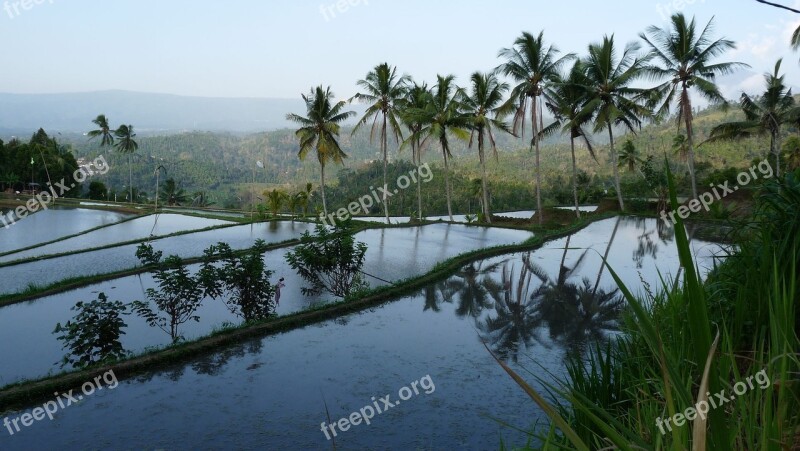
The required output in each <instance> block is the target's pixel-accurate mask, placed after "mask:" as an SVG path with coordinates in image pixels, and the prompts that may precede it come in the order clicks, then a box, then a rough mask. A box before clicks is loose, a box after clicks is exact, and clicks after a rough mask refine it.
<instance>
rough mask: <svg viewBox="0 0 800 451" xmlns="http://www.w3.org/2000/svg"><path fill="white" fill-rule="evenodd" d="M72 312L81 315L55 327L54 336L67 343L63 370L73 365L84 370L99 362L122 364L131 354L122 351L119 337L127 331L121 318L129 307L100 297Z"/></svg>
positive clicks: (101, 295) (84, 303) (79, 304)
mask: <svg viewBox="0 0 800 451" xmlns="http://www.w3.org/2000/svg"><path fill="white" fill-rule="evenodd" d="M70 310H72V311H75V312H78V313H77V314H76V315H75V317H74V318H73V319H72V320H70V321H67V322H66V324H64V325H61V323H58V324H56V328H55V330H54V331H53V333H54V334H61V335H59V336H58V337H57V338H58V340H60V341H63V342H64V349H68V350H69V354H67V355H66V356H64V358H63V360H62V362H61V367H62V368H63V367H65V366H67V365H72V367H73V368H83V367H86V366H89V365H93V364H95V363H98V362H108V361H114V360H119V359H121V358H123V357H125V356H126V355H127V354H128V353H127V352H126V351H125V349H124V348H123V347H122V343H121V342H120V337H121V336H122V335H124V334H125V332H124V331H123V330H122V329H123V328H125V327H127V324H125V321H123V320H122V315H127V314H128V312H127V306H126V305H125V304H123V303H122V302H120V301H113V302H112V301H109V300H108V297H107V296H106V295H105V293H100V294H99V295H98V296H97V299H96V300H94V301H92V302H82V301H81V302H78V303H77V304H75V306H74V307H72V308H71V309H70Z"/></svg>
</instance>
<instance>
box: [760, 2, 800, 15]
mask: <svg viewBox="0 0 800 451" xmlns="http://www.w3.org/2000/svg"><path fill="white" fill-rule="evenodd" d="M756 1H757V2H758V3H763V4H765V5H770V6H774V7H776V8H781V9H786V10H789V11H791V12H793V13H797V14H800V10H797V9H794V8H790V7H788V6H785V5H779V4H777V3H772V2H768V1H766V0H756Z"/></svg>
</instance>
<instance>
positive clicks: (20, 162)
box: [0, 129, 80, 197]
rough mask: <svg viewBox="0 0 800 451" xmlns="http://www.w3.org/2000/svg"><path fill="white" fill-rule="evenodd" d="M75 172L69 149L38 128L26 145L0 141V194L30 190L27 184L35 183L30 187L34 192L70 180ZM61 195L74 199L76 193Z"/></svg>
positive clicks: (70, 192) (73, 160) (76, 165)
mask: <svg viewBox="0 0 800 451" xmlns="http://www.w3.org/2000/svg"><path fill="white" fill-rule="evenodd" d="M77 169H78V162H77V161H76V160H75V156H74V155H73V154H72V152H71V148H70V147H69V146H65V145H63V144H61V143H59V142H58V141H57V140H56V139H55V138H51V137H49V136H47V133H45V131H44V130H42V129H39V130H38V131H37V132H36V133H34V134H33V136H31V139H30V141H28V142H27V143H23V142H21V141H20V140H18V139H12V140H11V141H9V142H8V143H4V142H3V141H2V140H0V192H3V191H8V192H14V191H20V192H22V191H30V189H31V187H30V183H37V184H38V185H34V188H35V189H37V191H38V189H39V188H44V186H43V185H44V184H45V183H47V182H53V183H54V182H60V181H61V179H64V180H67V181H71V180H72V174H73V173H74V172H75V171H76V170H77ZM70 183H71V182H70ZM64 195H65V196H68V197H77V196H79V195H80V191H79V190H70V191H67V192H65V193H64Z"/></svg>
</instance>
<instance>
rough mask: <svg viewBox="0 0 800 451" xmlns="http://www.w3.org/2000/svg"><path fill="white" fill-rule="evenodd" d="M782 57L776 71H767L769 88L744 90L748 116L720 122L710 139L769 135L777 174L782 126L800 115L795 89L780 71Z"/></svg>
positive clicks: (766, 77) (745, 107)
mask: <svg viewBox="0 0 800 451" xmlns="http://www.w3.org/2000/svg"><path fill="white" fill-rule="evenodd" d="M781 62H782V60H778V62H777V63H775V71H774V72H773V73H771V74H769V73H768V74H764V80H765V81H766V84H767V90H766V91H765V92H764V94H762V95H761V96H759V97H757V98H752V97H750V96H749V95H747V94H745V93H743V94H742V97H741V100H740V101H739V103H740V105H741V108H742V111H744V116H745V120H744V121H737V122H728V123H725V124H720V125H717V126H716V127H714V128H713V129H712V130H711V136H710V137H709V139H708V140H709V141H717V140H730V139H742V138H748V137H750V136H753V135H766V134H768V135H769V150H770V154H771V156H772V157H773V158H774V159H775V175H776V176H777V177H780V175H781V158H780V152H781V143H780V140H781V127H782V126H783V125H784V124H787V123H791V122H793V120H794V118H796V117H797V115H798V108H797V106H796V105H795V102H794V97H793V96H792V90H791V89H790V88H788V87H787V86H786V84H785V83H784V76H783V75H780V70H781Z"/></svg>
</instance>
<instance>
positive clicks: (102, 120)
mask: <svg viewBox="0 0 800 451" xmlns="http://www.w3.org/2000/svg"><path fill="white" fill-rule="evenodd" d="M92 123H93V124H95V125H97V127H98V128H97V129H96V130H92V131H90V132H89V133H87V136H89V139H94V138H97V137H98V136H99V137H100V138H101V139H100V147H105V146H111V145H113V144H114V135H113V134H112V133H113V132H112V131H111V127H110V126H109V125H108V118H106V115H105V114H100V115H98V116H97V117H96V118H94V120H93V121H92Z"/></svg>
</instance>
